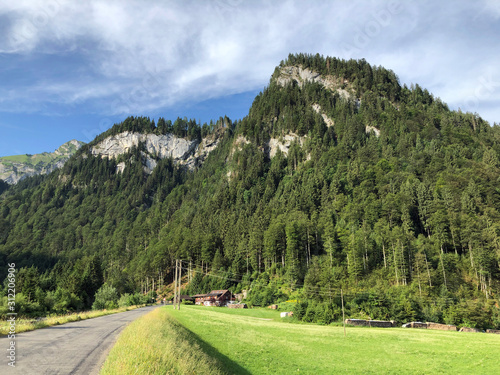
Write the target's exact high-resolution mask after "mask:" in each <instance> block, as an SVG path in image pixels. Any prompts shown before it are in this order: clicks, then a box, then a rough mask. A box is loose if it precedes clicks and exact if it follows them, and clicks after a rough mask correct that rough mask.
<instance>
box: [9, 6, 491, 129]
mask: <svg viewBox="0 0 500 375" xmlns="http://www.w3.org/2000/svg"><path fill="white" fill-rule="evenodd" d="M499 19H500V8H499V7H498V3H497V2H496V1H494V0H483V1H481V2H476V3H472V2H465V1H464V2H460V1H444V2H439V4H436V3H435V2H433V1H419V2H407V1H378V0H377V1H375V0H374V1H361V0H358V1H351V2H345V1H307V2H305V1H279V2H278V1H271V0H257V1H243V0H214V1H202V0H199V1H196V0H187V1H166V2H149V1H139V0H126V1H114V0H111V1H110V0H106V1H101V0H88V1H85V2H74V1H69V0H47V1H46V2H40V1H36V0H22V1H16V2H10V4H2V5H1V6H0V21H1V22H0V25H2V26H0V33H1V35H3V37H2V38H1V39H0V63H2V66H3V69H2V73H0V79H1V82H2V85H1V86H0V110H2V111H17V112H23V111H31V112H37V111H39V112H43V111H48V110H49V109H48V108H50V110H54V108H57V109H58V110H60V111H61V112H63V113H68V112H71V111H74V110H76V109H78V110H80V111H88V112H93V113H100V114H122V113H144V112H147V111H152V110H159V109H162V108H168V107H172V106H175V105H179V104H180V103H185V102H188V101H191V102H196V101H202V100H206V99H209V98H216V97H220V96H225V95H231V94H236V93H241V92H246V91H250V90H256V89H260V88H263V87H264V86H265V85H267V83H268V80H269V77H270V75H271V74H272V72H273V70H274V67H275V66H276V65H277V64H279V62H280V61H281V60H283V59H285V58H286V57H287V56H288V54H289V53H295V52H307V53H320V54H323V55H330V56H336V57H341V58H346V59H348V58H356V59H358V58H365V59H366V60H367V61H368V62H370V63H372V64H376V65H383V66H385V67H387V68H389V69H393V70H394V71H395V72H396V73H397V74H398V75H399V77H400V79H401V81H402V83H407V84H410V83H412V82H413V83H418V84H420V85H421V86H423V87H426V88H428V89H429V90H430V91H431V92H433V93H434V94H435V95H436V96H440V97H441V98H442V99H443V100H444V101H446V102H448V103H449V104H450V105H451V107H452V108H458V107H460V108H461V109H462V110H466V111H471V112H479V113H480V114H481V115H482V116H483V117H484V118H486V119H487V120H489V121H490V122H493V121H497V122H500V110H499V109H497V108H496V107H497V106H496V105H495V103H498V101H499V99H500V70H499V68H498V64H497V61H498V57H499V56H498V55H499V54H500V48H498V47H499V42H498V38H497V35H498V32H499V31H500V30H499V24H498V20H499Z"/></svg>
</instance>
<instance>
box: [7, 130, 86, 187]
mask: <svg viewBox="0 0 500 375" xmlns="http://www.w3.org/2000/svg"><path fill="white" fill-rule="evenodd" d="M84 144H85V143H84V142H80V141H77V140H74V139H73V140H71V141H69V142H66V143H64V144H63V145H61V146H60V147H59V148H58V149H57V150H55V151H54V152H50V153H49V152H43V153H41V154H34V155H15V156H4V157H2V158H0V179H2V180H4V181H5V182H7V183H8V184H11V185H13V184H17V183H18V182H19V181H21V180H22V179H24V178H26V177H30V176H35V175H39V174H48V173H50V172H52V171H53V170H55V169H58V168H61V167H62V166H63V165H64V163H66V161H67V160H68V159H69V158H70V157H71V156H72V155H73V154H74V153H75V152H76V151H77V150H78V149H79V148H80V147H82V146H83V145H84Z"/></svg>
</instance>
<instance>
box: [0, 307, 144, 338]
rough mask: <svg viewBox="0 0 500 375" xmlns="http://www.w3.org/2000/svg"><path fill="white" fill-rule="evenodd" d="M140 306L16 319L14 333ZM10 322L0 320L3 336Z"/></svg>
mask: <svg viewBox="0 0 500 375" xmlns="http://www.w3.org/2000/svg"><path fill="white" fill-rule="evenodd" d="M142 306H144V305H141V306H128V307H120V308H118V309H113V310H92V311H83V312H79V313H72V314H65V315H56V316H49V317H47V318H44V319H41V320H34V319H16V333H21V332H27V331H33V330H35V329H39V328H45V327H51V326H56V325H60V324H64V323H69V322H76V321H79V320H85V319H91V318H97V317H98V316H103V315H110V314H116V313H120V312H124V311H129V310H133V309H136V308H138V307H142ZM9 329H10V324H9V323H8V322H7V321H5V320H2V321H0V336H4V335H6V334H7V332H9Z"/></svg>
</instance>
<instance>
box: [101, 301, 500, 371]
mask: <svg viewBox="0 0 500 375" xmlns="http://www.w3.org/2000/svg"><path fill="white" fill-rule="evenodd" d="M287 319H288V318H287ZM499 352H500V336H499V335H493V334H491V335H490V334H477V333H463V332H446V331H430V330H418V329H403V328H361V327H348V328H347V335H346V336H345V337H344V332H343V328H342V327H341V326H340V327H339V326H320V325H312V324H294V322H292V321H290V320H281V319H280V318H279V312H277V311H271V310H267V309H251V310H232V309H231V310H230V309H226V308H207V307H199V306H182V307H181V310H180V311H178V310H173V308H172V307H171V306H166V307H163V308H161V309H157V310H156V311H154V312H152V313H150V314H148V315H146V316H145V317H143V318H141V319H139V320H138V321H137V322H134V323H133V324H131V325H130V326H129V327H128V328H127V329H126V330H125V331H124V332H123V334H122V336H121V337H120V339H119V340H118V342H117V344H116V346H115V347H114V348H113V349H112V351H111V353H110V356H109V357H108V360H107V362H106V364H105V366H104V369H103V371H102V374H118V373H136V374H153V373H160V372H161V373H166V372H168V373H172V372H173V373H198V374H209V373H229V374H290V373H306V374H334V373H350V374H352V373H360V374H361V373H363V374H381V373H384V374H437V373H450V374H451V373H453V374H471V373H480V374H497V373H498V353H499ZM158 371H159V372H158Z"/></svg>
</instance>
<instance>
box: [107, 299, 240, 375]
mask: <svg viewBox="0 0 500 375" xmlns="http://www.w3.org/2000/svg"><path fill="white" fill-rule="evenodd" d="M170 309H172V307H170ZM226 365H227V363H224V362H222V361H221V358H220V357H218V353H217V351H216V350H214V349H213V348H212V347H210V345H207V344H206V343H205V342H203V340H200V338H199V337H198V336H197V335H196V334H194V333H192V332H190V331H189V330H187V329H185V328H184V327H183V326H182V325H180V324H179V323H178V322H177V321H176V320H175V319H174V318H173V317H172V316H170V314H169V311H168V310H167V308H160V309H156V310H153V311H152V312H150V313H149V314H147V315H145V316H143V317H141V318H139V319H137V320H136V321H134V322H132V323H131V324H130V325H129V326H128V327H127V328H125V330H124V331H123V332H122V333H121V334H120V337H119V338H118V340H117V342H116V344H115V345H114V347H113V348H112V349H111V352H110V353H109V356H108V358H107V360H106V362H105V363H104V366H103V368H102V369H101V373H100V374H101V375H115V374H116V375H122V374H229V373H231V374H234V373H238V372H227V371H226V370H225V368H226ZM233 368H235V369H236V370H237V371H239V366H238V365H237V364H234V366H233ZM240 373H241V372H240Z"/></svg>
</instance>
